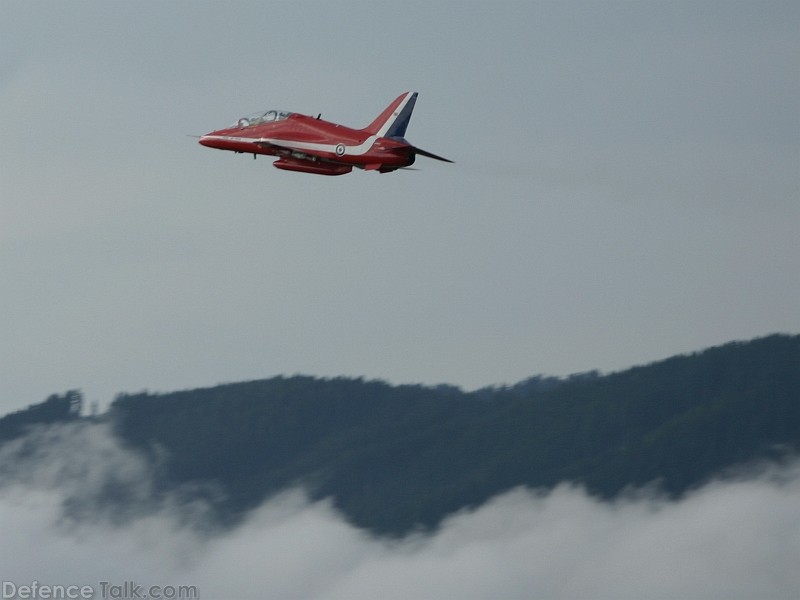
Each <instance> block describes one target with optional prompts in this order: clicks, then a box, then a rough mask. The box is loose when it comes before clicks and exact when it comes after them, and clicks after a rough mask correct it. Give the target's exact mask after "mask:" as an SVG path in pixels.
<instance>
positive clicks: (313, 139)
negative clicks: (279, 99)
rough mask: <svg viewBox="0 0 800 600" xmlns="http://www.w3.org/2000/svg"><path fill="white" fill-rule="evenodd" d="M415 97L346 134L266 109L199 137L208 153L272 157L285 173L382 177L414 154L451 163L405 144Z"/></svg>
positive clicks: (323, 123)
mask: <svg viewBox="0 0 800 600" xmlns="http://www.w3.org/2000/svg"><path fill="white" fill-rule="evenodd" d="M416 101H417V93H416V92H413V93H412V92H406V93H405V94H401V95H400V96H398V97H397V99H396V100H395V101H394V102H392V103H391V104H390V105H389V106H387V107H386V109H385V110H384V111H383V112H382V113H381V114H380V115H378V117H377V118H376V119H375V120H374V121H373V122H372V123H370V124H369V125H367V126H366V127H364V129H351V128H350V127H345V126H344V125H337V124H336V123H331V122H329V121H325V120H323V119H321V118H320V116H321V115H320V116H317V117H310V116H308V115H301V114H299V113H293V112H288V111H284V110H268V111H266V112H260V113H256V114H253V115H250V116H247V117H242V118H241V119H239V120H238V121H237V122H236V123H234V124H233V125H231V126H230V127H227V128H225V129H220V130H218V131H212V132H211V133H207V134H206V135H204V136H201V137H200V143H201V144H202V145H203V146H208V147H209V148H218V149H219V150H231V151H233V152H237V153H247V154H252V155H253V158H255V157H256V155H258V154H266V155H270V156H277V157H278V160H276V161H275V162H274V163H272V164H273V166H275V167H277V168H278V169H285V170H287V171H300V172H302V173H316V174H318V175H344V174H345V173H349V172H350V171H352V170H353V167H356V168H358V169H364V170H366V171H379V172H380V173H388V172H390V171H395V170H397V169H402V168H403V167H408V166H410V165H412V164H414V159H415V158H416V157H417V155H422V156H427V157H429V158H435V159H436V160H443V161H445V162H453V161H451V160H447V159H446V158H442V157H441V156H437V155H435V154H432V153H431V152H427V151H425V150H422V149H421V148H417V147H416V146H413V145H412V144H411V143H410V142H409V141H408V140H406V139H405V137H404V136H405V134H406V128H407V127H408V122H409V120H410V119H411V112H412V111H413V110H414V103H415V102H416Z"/></svg>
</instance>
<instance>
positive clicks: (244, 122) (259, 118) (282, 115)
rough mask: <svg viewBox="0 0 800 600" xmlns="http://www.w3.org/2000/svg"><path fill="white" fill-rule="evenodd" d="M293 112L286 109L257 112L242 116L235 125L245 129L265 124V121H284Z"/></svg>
mask: <svg viewBox="0 0 800 600" xmlns="http://www.w3.org/2000/svg"><path fill="white" fill-rule="evenodd" d="M291 114H292V113H290V112H289V111H286V110H268V111H267V112H257V113H253V114H252V115H247V116H246V117H242V118H241V119H239V120H238V121H236V123H235V124H234V127H238V128H239V129H244V128H245V127H254V126H255V125H263V124H264V123H273V122H275V121H283V120H284V119H288V118H289V116H290V115H291Z"/></svg>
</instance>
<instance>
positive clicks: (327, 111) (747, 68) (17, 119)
mask: <svg viewBox="0 0 800 600" xmlns="http://www.w3.org/2000/svg"><path fill="white" fill-rule="evenodd" d="M799 25H800V5H798V4H797V3H796V2H744V3H742V2H685V3H681V2H669V3H665V2H652V3H651V2H545V3H532V2H520V3H503V2H501V3H492V4H486V3H477V2H475V3H469V2H466V3H465V2H438V3H429V2H403V3H396V2H395V3H389V2H385V3H384V2H377V3H376V2H339V3H335V6H334V5H333V3H321V2H320V3H316V2H313V3H312V2H294V3H280V4H279V3H264V2H260V1H259V2H235V3H234V2H231V3H222V2H219V3H210V2H172V3H162V2H138V3H135V4H134V3H132V4H127V3H121V2H120V3H108V2H100V1H98V2H71V3H62V2H35V3H32V2H22V1H20V2H17V1H9V0H2V1H0V127H1V128H2V129H1V130H2V139H3V142H2V144H0V198H1V199H0V340H2V341H1V342H0V409H2V412H6V411H7V410H11V409H14V408H18V407H20V406H24V405H26V404H29V403H32V402H37V401H40V400H41V399H43V398H44V397H45V396H47V395H48V394H50V393H53V392H60V391H63V390H65V389H68V388H75V387H79V388H82V389H83V390H84V391H85V392H86V394H87V396H88V397H89V399H92V400H94V399H97V400H100V401H101V402H103V403H105V402H108V401H110V400H111V398H112V397H113V395H114V394H115V393H117V392H120V391H136V390H140V389H142V388H149V389H151V390H173V389H180V388H185V387H194V386H201V385H211V384H215V383H217V382H221V381H236V380H243V379H254V378H261V377H266V376H271V375H275V374H279V373H287V374H289V373H296V372H303V373H309V374H314V375H326V376H332V375H352V376H360V375H363V376H366V377H379V378H384V379H387V380H389V381H391V382H395V383H400V382H424V383H438V382H448V383H453V384H457V385H461V386H464V387H466V388H474V387H480V386H483V385H489V384H493V383H504V382H514V381H517V380H520V379H522V378H525V377H527V376H529V375H533V374H535V373H540V372H541V373H548V374H567V373H570V372H575V371H581V370H587V369H593V368H598V369H602V370H613V369H619V368H624V367H626V366H630V365H632V364H637V363H642V362H648V361H651V360H655V359H658V358H662V357H666V356H668V355H671V354H674V353H677V352H685V351H691V350H696V349H700V348H703V347H706V346H709V345H713V344H717V343H722V342H725V341H728V340H731V339H744V338H750V337H754V336H758V335H763V334H767V333H771V332H775V331H785V332H791V333H797V332H798V331H800V310H798V306H800V258H798V257H800V236H798V235H797V230H798V224H800V208H799V205H798V197H799V196H800V193H799V192H800V110H798V108H800V69H798V57H800V36H798V29H799V27H798V26H799ZM406 90H415V91H419V92H420V98H419V101H418V102H417V106H416V110H415V113H414V116H413V118H412V121H411V125H410V127H409V130H408V138H409V139H410V140H411V141H412V142H414V143H415V144H417V145H419V146H421V147H422V148H425V149H427V150H430V151H432V152H435V153H438V154H441V155H443V156H447V157H448V158H451V159H453V160H455V161H456V164H454V165H447V164H442V163H437V162H435V161H429V160H425V159H422V158H420V160H419V161H418V164H417V166H418V167H419V168H420V169H421V170H419V171H415V172H398V173H393V174H389V175H382V176H378V175H376V174H374V173H360V172H358V173H354V174H352V175H349V176H345V177H342V178H323V177H314V176H306V175H301V174H294V173H283V172H280V171H278V170H276V169H273V168H272V167H271V166H270V164H269V162H270V161H269V160H264V159H259V160H257V161H253V160H252V159H251V158H248V157H243V156H237V155H233V154H231V153H222V152H218V151H212V150H209V149H206V148H202V147H200V146H198V145H197V144H196V141H195V140H192V139H191V138H188V137H186V134H201V133H205V132H207V131H209V130H211V129H216V128H219V127H221V126H224V125H226V124H228V123H230V122H232V121H233V120H234V119H235V118H236V117H237V116H240V115H241V114H246V113H250V112H253V111H255V110H259V109H266V108H270V107H273V108H283V109H287V110H295V111H299V112H305V113H308V114H316V113H318V112H322V113H323V114H324V116H325V117H326V118H328V119H330V120H333V121H338V122H342V123H345V124H348V125H353V126H363V125H366V124H367V123H369V122H370V121H371V120H372V119H373V118H374V117H375V115H377V114H378V112H380V110H382V109H383V108H384V107H385V106H386V105H387V104H388V103H389V102H390V101H391V100H392V99H393V98H395V97H396V96H397V95H398V94H399V93H401V92H403V91H406Z"/></svg>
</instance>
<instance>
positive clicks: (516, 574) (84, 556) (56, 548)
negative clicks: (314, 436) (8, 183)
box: [0, 427, 800, 600]
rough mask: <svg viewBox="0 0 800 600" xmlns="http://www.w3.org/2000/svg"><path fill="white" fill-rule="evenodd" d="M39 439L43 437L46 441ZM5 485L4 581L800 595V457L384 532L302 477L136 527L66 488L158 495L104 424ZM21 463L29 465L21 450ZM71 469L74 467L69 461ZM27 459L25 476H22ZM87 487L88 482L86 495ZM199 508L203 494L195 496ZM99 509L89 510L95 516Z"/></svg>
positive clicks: (265, 593) (243, 591)
mask: <svg viewBox="0 0 800 600" xmlns="http://www.w3.org/2000/svg"><path fill="white" fill-rule="evenodd" d="M32 442H33V443H34V445H31V443H32ZM36 444H39V446H38V450H37V451H36V453H35V454H34V455H33V456H32V457H29V458H28V459H27V460H26V461H25V462H24V463H23V464H22V466H23V467H24V468H23V471H24V476H23V475H22V473H20V472H18V471H16V472H13V471H9V469H8V467H9V466H10V465H12V464H15V463H13V462H11V461H10V457H11V453H12V452H14V451H16V450H19V449H20V448H21V447H22V446H21V443H17V444H16V445H14V446H11V447H9V446H6V447H4V449H3V450H2V452H0V458H2V464H4V465H6V470H5V479H4V481H5V486H4V487H2V488H0V531H2V532H3V538H4V539H3V544H2V545H1V546H0V565H2V572H1V573H0V578H2V579H3V581H12V582H14V583H15V584H16V585H26V584H28V583H30V582H32V581H34V580H36V581H38V582H39V583H40V584H48V585H56V584H61V585H68V584H80V585H84V584H88V585H93V586H95V589H97V590H98V592H99V582H100V581H108V582H111V583H122V582H124V581H128V580H134V581H136V582H137V583H139V584H142V585H144V586H150V585H162V586H164V585H196V586H198V588H199V590H200V593H201V597H202V598H215V599H227V598H231V599H233V598H264V597H280V598H327V599H331V600H334V599H340V598H341V599H344V598H346V599H348V600H353V599H358V598H376V597H379V598H437V599H442V598H459V599H465V598H466V599H469V598H487V597H495V598H532V597H535V598H570V599H571V598H593V599H602V598H704V599H708V598H726V599H730V598H754V597H759V598H796V597H797V596H798V593H800V573H798V570H797V564H798V563H800V508H799V507H800V503H799V502H798V499H799V498H800V464H798V463H795V464H793V465H790V466H787V467H784V468H780V469H778V468H772V469H770V470H766V471H764V472H762V473H760V474H753V475H751V476H748V478H744V479H740V480H735V481H726V482H716V483H712V484H709V485H707V486H706V487H704V488H702V489H700V490H698V491H696V492H694V493H692V494H690V495H688V496H687V497H686V498H684V499H682V500H681V501H678V502H670V501H667V500H665V499H663V498H658V497H654V496H652V495H647V494H640V495H639V496H631V497H627V498H624V499H621V500H618V501H617V502H614V503H604V502H600V501H598V500H596V499H594V498H591V497H589V496H587V495H586V493H585V492H584V491H583V490H582V489H580V488H576V487H572V486H569V485H561V486H559V487H557V488H556V489H555V490H552V491H551V492H549V493H547V494H537V493H533V492H531V491H528V490H523V489H516V490H513V491H510V492H508V493H505V494H503V495H501V496H498V497H496V498H494V499H493V500H492V501H490V502H488V503H487V504H486V505H484V506H482V507H480V508H478V509H477V510H474V511H468V512H466V511H465V512H463V513H460V514H457V515H454V516H452V517H450V518H449V519H447V520H446V521H445V522H444V523H443V525H442V527H441V528H440V530H439V531H438V532H437V533H435V534H433V535H421V534H415V535H410V536H408V537H406V538H404V539H401V540H394V541H390V540H385V539H376V538H374V537H371V536H369V535H368V534H367V533H365V532H364V531H361V530H359V529H356V528H354V527H352V526H351V525H349V524H348V523H347V522H346V521H345V520H344V519H343V518H342V516H341V515H340V514H338V513H337V512H336V511H335V510H333V509H332V507H331V505H330V503H328V502H318V503H310V502H308V501H307V499H306V498H305V496H304V494H303V493H302V492H300V491H291V492H287V493H286V494H284V495H282V496H280V497H278V498H275V499H272V500H270V501H268V502H266V503H265V504H264V505H263V506H261V507H260V508H259V509H258V510H256V511H254V512H253V513H252V515H251V516H250V517H249V518H248V519H247V520H246V522H245V523H243V524H242V525H241V526H239V527H237V528H235V529H234V530H231V531H228V532H225V533H222V534H216V535H208V533H207V532H205V533H204V532H203V530H202V529H201V528H199V527H191V526H188V525H186V523H187V521H190V520H195V523H196V524H199V523H200V522H201V521H199V520H198V519H199V517H198V515H200V514H201V513H199V512H196V511H195V509H191V510H189V509H187V510H186V511H184V510H183V509H182V508H181V507H180V505H179V504H177V503H175V502H172V503H170V502H166V503H162V504H161V505H160V508H158V509H157V510H154V511H151V512H149V513H147V514H144V515H142V516H141V517H139V518H138V519H135V520H133V521H131V522H128V523H126V524H124V525H119V524H117V525H115V524H113V519H109V518H108V516H107V515H103V516H102V517H101V518H98V519H94V520H93V519H86V520H82V521H74V520H72V519H68V518H65V515H64V511H63V503H64V500H65V499H68V498H70V497H72V498H75V497H78V498H93V497H95V495H96V494H97V493H98V491H99V490H100V489H102V488H103V486H105V485H106V484H108V482H109V481H118V482H120V484H121V485H124V486H133V490H132V493H134V497H138V496H135V494H137V493H138V494H141V495H142V496H144V495H146V494H148V493H149V490H150V481H149V477H148V475H147V473H146V471H143V470H142V469H143V466H144V463H143V462H142V461H141V459H140V458H138V457H137V456H135V455H133V454H131V453H130V452H129V451H127V450H124V449H123V448H122V447H121V446H119V444H118V443H117V442H116V441H115V440H114V439H113V437H112V436H111V435H110V434H109V431H108V430H107V429H105V428H103V427H78V428H75V427H70V428H56V429H50V430H47V431H45V432H44V433H39V434H36V435H35V436H34V437H31V438H28V439H27V446H26V447H27V448H29V449H30V448H36ZM17 464H18V463H17ZM65 469H66V470H65ZM15 473H16V474H15ZM78 491H80V493H78ZM195 508H196V507H195ZM84 516H85V515H84Z"/></svg>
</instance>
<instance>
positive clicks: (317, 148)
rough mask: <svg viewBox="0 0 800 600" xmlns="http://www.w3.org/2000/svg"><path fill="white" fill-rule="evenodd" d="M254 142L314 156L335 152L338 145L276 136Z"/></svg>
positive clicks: (258, 144)
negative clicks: (284, 138) (276, 137)
mask: <svg viewBox="0 0 800 600" xmlns="http://www.w3.org/2000/svg"><path fill="white" fill-rule="evenodd" d="M254 143H255V144H256V145H257V146H261V147H262V148H277V149H280V150H291V151H292V152H302V153H303V154H310V155H312V156H322V153H323V152H329V153H335V152H336V146H335V145H333V144H321V143H316V142H301V141H294V140H280V139H275V138H261V139H260V140H255V141H254Z"/></svg>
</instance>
